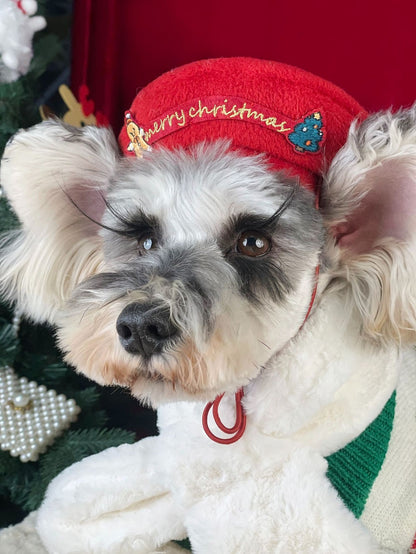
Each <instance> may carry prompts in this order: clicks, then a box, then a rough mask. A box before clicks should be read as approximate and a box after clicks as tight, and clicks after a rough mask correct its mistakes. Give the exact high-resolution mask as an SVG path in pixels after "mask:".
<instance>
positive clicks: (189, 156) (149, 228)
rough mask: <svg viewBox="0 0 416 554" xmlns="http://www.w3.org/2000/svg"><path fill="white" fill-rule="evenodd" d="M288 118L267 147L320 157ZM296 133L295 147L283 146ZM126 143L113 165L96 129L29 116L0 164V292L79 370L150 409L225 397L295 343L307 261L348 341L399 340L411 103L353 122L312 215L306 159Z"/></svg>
mask: <svg viewBox="0 0 416 554" xmlns="http://www.w3.org/2000/svg"><path fill="white" fill-rule="evenodd" d="M210 98H211V97H210ZM194 104H195V103H194ZM198 106H200V104H198V103H196V104H195V105H192V106H191V105H189V106H187V108H186V109H187V111H186V112H185V111H184V113H186V114H188V116H189V114H191V113H194V112H192V111H191V108H194V109H195V113H196V110H197V109H198ZM210 109H213V108H212V107H211V108H210ZM207 111H208V110H207ZM225 111H226V110H225V109H224V110H222V114H224V113H225ZM228 111H229V112H230V110H228ZM173 113H175V112H173ZM176 113H177V116H176V118H177V121H176V124H177V125H178V126H180V123H181V121H182V119H181V117H182V115H181V112H180V111H179V110H177V111H176ZM213 113H214V112H211V115H212V114H213ZM220 113H221V111H220V110H219V108H218V109H217V115H218V114H220ZM232 113H233V112H230V113H229V115H230V114H231V115H232ZM256 113H257V114H258V113H259V112H258V111H257V112H256ZM315 113H316V112H315ZM162 115H163V114H162ZM203 115H204V114H203ZM263 115H264V114H263ZM243 116H244V114H243ZM195 117H197V116H195ZM215 117H216V115H215ZM259 117H260V116H259ZM270 117H271V116H270ZM270 117H269V116H268V117H267V118H266V117H265V116H264V118H266V119H267V121H268V122H269V123H270V122H271V123H274V124H276V125H277V122H276V119H274V120H273V121H272V119H270ZM128 118H129V120H128V123H127V126H129V125H130V126H131V121H132V120H131V114H130V113H129V114H128ZM166 118H167V119H166ZM264 118H263V123H264V121H265V119H264ZM260 119H261V118H260ZM313 119H315V121H313ZM163 120H165V125H168V123H169V118H168V116H165V115H163V117H162V118H159V121H160V122H161V121H163ZM170 121H171V123H172V128H174V124H175V121H174V120H173V119H171V120H170ZM303 122H304V125H303V127H301V128H300V127H299V123H296V124H292V127H291V129H290V132H291V133H292V134H293V135H294V136H292V137H291V139H290V138H289V139H288V136H289V130H288V131H287V133H286V136H285V137H278V138H279V140H283V141H286V142H285V144H289V142H292V144H291V145H289V146H290V148H291V150H290V152H291V155H292V153H293V156H295V159H296V155H305V149H306V148H308V147H310V149H311V150H310V156H314V155H315V153H314V151H313V148H315V147H316V146H317V144H318V143H319V142H320V141H323V140H324V139H325V140H326V144H327V147H328V150H329V149H330V148H331V139H330V136H329V134H328V136H326V135H325V133H330V130H327V129H326V128H324V127H322V124H321V121H320V119H319V118H316V117H315V118H314V116H313V112H312V116H311V121H310V122H309V121H307V118H303ZM309 123H311V125H312V127H311V129H314V130H313V131H310V132H307V134H308V136H309V138H308V139H307V141H308V140H309V141H310V144H306V142H307V141H306V142H305V144H304V148H303V147H302V148H303V151H302V152H299V150H297V151H296V148H298V149H299V148H301V146H299V144H300V138H299V136H301V137H302V135H301V133H305V131H303V130H302V129H303V128H304V127H308V125H309ZM248 124H249V125H250V122H249V123H248ZM237 125H238V124H237ZM287 126H288V127H289V125H288V124H287ZM264 127H265V125H263V129H261V132H263V131H264V132H267V133H270V132H271V131H270V129H264ZM159 128H160V129H161V131H162V133H163V132H164V131H165V129H162V127H161V124H160V127H159ZM200 128H201V129H202V127H199V128H198V129H200ZM152 129H157V127H154V126H153V127H152ZM175 130H177V129H175ZM130 131H131V129H130ZM155 134H156V133H153V136H154V135H155ZM172 134H173V135H174V134H175V133H172ZM126 136H127V139H126V141H127V142H126V144H125V146H127V148H130V150H132V151H133V153H137V152H138V151H139V152H140V156H141V157H140V158H138V157H136V156H134V157H131V158H123V157H121V156H120V155H119V152H118V148H117V146H116V143H115V141H114V137H113V136H112V134H111V132H110V131H108V130H104V129H96V128H84V129H82V130H78V129H75V128H70V127H68V126H64V125H62V124H61V123H59V122H45V123H43V124H41V125H39V126H36V127H34V128H32V129H30V130H29V131H27V132H21V133H19V134H18V135H17V136H16V137H15V138H14V139H13V141H12V142H11V143H10V144H9V145H8V147H7V149H6V152H5V154H4V158H3V162H2V184H3V185H4V187H5V189H6V192H7V194H8V197H9V199H10V201H11V203H12V205H13V207H14V209H15V210H16V212H17V214H18V216H19V218H20V219H21V221H22V230H21V231H18V232H16V233H15V234H12V235H9V236H8V237H7V238H6V239H5V240H4V245H3V250H2V252H3V253H2V258H1V265H2V274H1V276H0V283H1V287H2V290H3V292H5V293H6V295H7V296H8V297H9V298H11V299H14V300H17V302H18V304H19V306H20V308H21V309H23V310H24V311H25V313H26V314H28V315H29V316H31V317H32V318H34V319H36V320H39V321H50V322H52V323H54V324H56V325H57V327H58V338H59V344H60V346H61V348H62V350H63V351H64V352H65V355H66V359H67V361H68V362H70V363H71V364H73V365H74V366H75V367H76V368H77V369H78V370H79V371H82V372H83V373H85V374H86V375H88V376H90V377H91V378H92V379H94V380H96V381H98V382H100V383H103V384H121V385H123V386H127V387H130V388H131V390H132V392H133V394H135V395H136V396H138V397H140V398H142V399H144V400H149V401H151V402H152V403H153V404H154V405H157V404H159V403H160V402H162V401H165V400H172V399H181V398H213V397H214V396H216V395H217V394H218V393H220V392H224V391H234V390H236V389H237V388H239V387H241V386H243V385H245V384H247V383H248V382H249V381H250V380H251V379H253V378H255V377H256V375H258V374H259V372H260V371H261V369H262V367H263V366H264V365H265V364H266V363H267V361H268V360H269V359H270V358H271V357H272V356H274V355H275V354H276V353H277V352H279V350H280V349H281V348H282V347H283V346H284V345H285V344H286V343H287V342H288V341H290V340H291V339H293V338H294V337H295V336H296V334H297V333H298V331H299V329H300V327H301V326H302V323H303V321H304V319H305V316H306V314H307V312H308V309H309V308H310V306H311V299H312V296H313V293H314V289H315V282H316V268H317V267H318V266H319V267H320V277H319V283H318V285H319V286H318V297H317V300H316V301H317V302H319V297H320V296H321V295H322V294H325V292H324V291H325V289H326V288H327V287H328V286H334V285H337V286H341V287H345V294H346V297H347V296H348V298H349V300H348V302H349V303H353V304H354V305H355V306H356V307H357V309H358V310H359V311H360V313H361V316H362V323H363V333H364V334H367V336H371V337H372V339H373V340H380V341H381V342H386V341H392V340H395V341H399V342H400V341H408V342H412V341H414V338H415V327H416V325H415V321H416V317H415V308H414V306H415V300H416V291H415V285H414V284H413V269H414V268H416V263H415V259H414V253H413V244H412V241H413V239H414V236H415V221H414V216H413V213H414V206H415V199H416V194H415V190H416V187H414V180H415V176H416V116H415V112H414V111H408V112H401V113H398V114H395V115H392V114H390V113H387V114H381V115H378V116H372V117H370V118H368V119H367V120H366V121H365V122H364V123H363V124H362V125H361V126H360V127H357V126H356V125H355V124H352V127H351V129H350V132H349V137H348V140H347V142H346V144H345V146H344V147H343V148H341V149H340V151H339V152H338V154H337V155H336V156H335V158H334V160H333V161H332V164H331V166H330V167H329V169H328V170H327V171H326V172H325V173H323V174H322V191H321V195H320V204H321V205H320V206H319V207H318V203H317V194H318V193H317V189H316V187H315V186H314V185H315V184H316V171H315V172H314V173H313V175H314V176H313V178H312V177H311V178H309V176H310V175H312V170H311V169H310V167H306V168H305V167H303V168H302V169H300V170H299V171H298V172H296V171H288V168H287V167H285V163H283V164H280V165H281V166H282V167H281V168H280V169H278V170H276V168H279V163H276V161H275V160H273V159H270V157H267V156H264V155H255V154H253V153H251V154H250V153H248V152H247V151H246V150H243V149H241V148H239V147H238V145H237V146H236V144H235V142H238V141H233V140H232V141H231V142H230V141H228V142H227V141H224V137H223V138H222V139H221V138H220V140H206V141H205V142H199V143H198V142H197V143H196V144H195V145H190V144H189V145H188V144H186V148H180V147H178V148H172V147H171V146H170V147H169V148H167V147H163V146H161V147H158V148H156V147H154V148H152V149H150V148H140V142H141V141H143V143H144V144H145V145H147V146H148V143H149V142H151V140H152V134H151V133H150V134H149V133H148V132H147V135H145V132H144V131H143V129H141V128H139V127H138V131H137V132H136V133H134V134H133V135H132V133H131V132H130V133H129V134H126ZM132 136H133V138H134V137H138V143H137V144H133V142H132ZM169 136H170V135H169ZM177 136H179V132H178V134H177ZM139 139H140V140H139ZM146 139H147V140H146ZM175 140H177V139H176V138H175ZM314 141H315V142H314ZM131 145H133V148H131ZM318 146H319V144H318ZM143 150H144V151H143ZM312 159H313V160H314V161H313V164H315V166H316V165H317V164H318V162H317V161H316V159H315V158H312ZM286 162H287V160H286ZM308 163H309V162H308ZM319 164H322V158H321V159H320V160H319ZM286 165H287V163H286ZM304 165H305V164H304ZM296 173H298V176H296Z"/></svg>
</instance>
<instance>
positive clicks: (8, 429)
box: [0, 367, 81, 462]
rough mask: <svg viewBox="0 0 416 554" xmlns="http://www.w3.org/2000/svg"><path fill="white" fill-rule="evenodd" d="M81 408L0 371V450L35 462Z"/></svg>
mask: <svg viewBox="0 0 416 554" xmlns="http://www.w3.org/2000/svg"><path fill="white" fill-rule="evenodd" d="M80 411H81V409H80V408H79V406H77V405H76V403H75V400H68V399H67V398H66V396H64V395H63V394H59V395H58V394H57V393H56V391H54V390H53V389H50V390H47V389H46V387H45V386H44V385H38V384H37V383H35V381H30V382H29V381H28V380H27V379H26V377H21V378H19V377H18V376H17V375H16V373H15V372H14V371H13V369H12V368H10V367H5V368H0V449H1V450H8V451H10V454H11V455H12V456H19V457H20V460H21V461H22V462H29V461H32V462H35V461H36V460H37V459H38V458H39V454H42V453H43V452H45V450H46V448H47V447H48V446H49V445H50V444H52V443H53V442H54V440H55V439H56V438H57V437H58V436H59V435H61V434H62V432H63V430H64V429H67V428H68V427H69V426H70V424H71V423H72V422H73V421H75V420H76V419H77V417H78V414H79V412H80Z"/></svg>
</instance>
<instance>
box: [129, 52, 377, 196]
mask: <svg viewBox="0 0 416 554" xmlns="http://www.w3.org/2000/svg"><path fill="white" fill-rule="evenodd" d="M366 115H367V114H366V112H365V110H364V109H363V108H362V107H361V106H360V105H359V104H358V103H357V102H356V101H355V100H354V99H353V98H351V97H350V96H349V95H348V94H347V93H345V92H344V91H343V90H341V89H340V88H338V87H336V86H335V85H333V84H332V83H330V82H328V81H325V80H324V79H321V78H320V77H316V76H315V75H312V74H311V73H308V72H306V71H303V70H301V69H298V68H296V67H292V66H289V65H285V64H281V63H278V62H273V61H265V60H257V59H254V58H218V59H210V60H202V61H198V62H193V63H190V64H187V65H184V66H181V67H178V68H176V69H173V70H172V71H169V72H167V73H164V74H163V75H161V76H160V77H158V78H157V79H156V80H154V81H153V82H151V83H150V84H149V85H147V86H146V87H145V88H143V89H142V90H141V91H140V92H139V93H138V94H137V96H136V98H135V99H134V101H133V104H132V105H131V107H130V109H129V110H128V111H127V112H126V117H125V123H124V126H123V128H122V130H121V133H120V136H119V142H120V146H121V148H122V150H123V153H124V154H126V155H138V156H140V155H141V152H142V150H146V149H150V148H157V147H159V146H163V147H165V148H168V149H174V148H177V147H181V148H187V147H189V146H191V145H193V144H197V143H198V142H201V141H207V140H208V141H211V140H216V139H220V138H226V139H229V140H230V141H231V147H232V148H233V149H238V150H241V151H242V153H243V154H255V153H259V152H262V153H265V154H266V155H267V156H268V158H269V160H270V162H271V164H272V165H273V167H275V168H276V169H285V170H288V171H289V172H290V173H291V174H292V175H295V176H298V177H300V179H301V182H302V184H303V185H305V186H307V187H308V188H311V189H315V187H316V186H317V185H318V183H319V180H320V174H321V173H322V169H323V168H324V167H325V166H326V165H327V164H328V163H329V162H330V161H331V160H332V158H333V157H334V155H335V154H336V152H337V151H338V150H339V149H340V148H341V146H342V145H343V144H344V143H345V140H346V138H347V133H348V129H349V127H350V124H351V122H352V121H353V120H354V119H357V118H358V119H359V120H362V119H364V118H365V117H366Z"/></svg>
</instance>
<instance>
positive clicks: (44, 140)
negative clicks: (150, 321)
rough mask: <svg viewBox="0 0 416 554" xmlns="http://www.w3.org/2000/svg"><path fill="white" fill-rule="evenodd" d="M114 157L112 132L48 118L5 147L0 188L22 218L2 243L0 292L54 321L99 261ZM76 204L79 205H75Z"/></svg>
mask: <svg viewBox="0 0 416 554" xmlns="http://www.w3.org/2000/svg"><path fill="white" fill-rule="evenodd" d="M118 159H119V153H118V147H117V144H116V141H115V138H114V135H113V133H112V132H111V130H110V129H103V128H97V127H84V128H83V129H78V128H76V127H71V126H68V125H65V124H63V123H61V122H59V121H52V120H49V121H45V122H43V123H40V124H39V125H36V126H34V127H32V128H30V129H28V130H22V131H19V132H18V133H17V134H16V135H15V136H14V137H13V138H12V139H11V140H10V141H9V143H8V145H7V146H6V149H5V152H4V155H3V159H2V162H1V173H0V179H1V181H0V182H1V185H2V186H3V188H4V191H5V192H6V195H7V198H8V200H9V202H10V204H11V206H12V208H13V209H14V211H15V212H16V214H17V216H18V218H19V220H20V221H21V224H22V228H21V229H20V230H18V231H13V232H10V233H8V234H7V235H6V236H5V237H3V238H2V240H1V244H0V292H1V294H2V296H3V297H5V298H6V299H7V300H9V301H12V302H16V303H17V306H18V308H19V309H20V310H22V312H23V313H24V314H25V315H26V316H29V317H30V318H32V319H33V320H35V321H38V322H45V321H47V322H50V323H54V320H55V314H56V312H57V310H59V308H60V307H61V306H62V305H63V303H64V302H65V300H66V299H67V298H68V296H69V295H70V293H71V291H72V290H73V288H74V287H75V286H76V285H77V284H78V283H79V282H80V281H82V280H83V279H85V278H86V277H88V276H89V275H92V274H94V273H96V272H97V271H98V270H99V267H100V265H101V263H102V258H101V247H100V243H101V239H100V236H99V234H98V230H99V226H98V225H96V224H95V223H93V222H92V221H91V220H90V219H88V217H86V215H83V213H82V212H84V213H85V214H87V215H88V216H89V217H90V218H92V219H93V220H96V221H99V220H100V218H101V215H102V213H103V211H104V208H105V201H104V197H105V195H106V191H107V188H108V186H109V183H110V180H111V177H112V175H113V174H114V171H115V167H116V165H117V162H118ZM76 206H78V208H77V207H76Z"/></svg>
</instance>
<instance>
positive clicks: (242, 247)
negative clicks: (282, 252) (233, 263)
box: [236, 231, 271, 257]
mask: <svg viewBox="0 0 416 554" xmlns="http://www.w3.org/2000/svg"><path fill="white" fill-rule="evenodd" d="M236 248H237V252H239V253H240V254H243V255H244V256H252V257H256V256H264V254H267V252H268V251H269V250H270V248H271V241H270V239H269V238H268V237H266V236H264V235H262V234H261V233H259V232H258V231H245V232H244V233H242V234H241V235H240V237H239V238H238V241H237V245H236Z"/></svg>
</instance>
